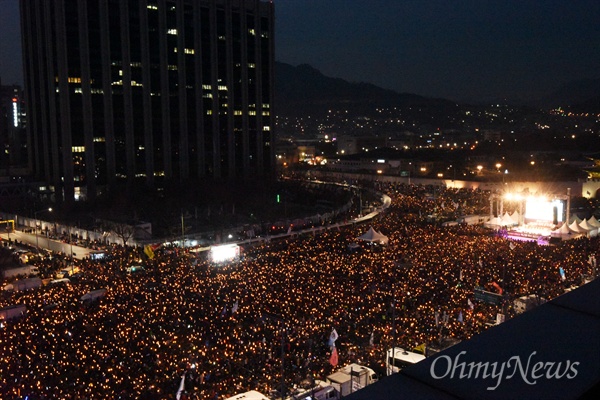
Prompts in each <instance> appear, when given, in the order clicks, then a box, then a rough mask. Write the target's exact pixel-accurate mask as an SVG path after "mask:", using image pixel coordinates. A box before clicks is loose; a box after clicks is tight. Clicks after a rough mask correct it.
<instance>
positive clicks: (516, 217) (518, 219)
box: [510, 211, 521, 225]
mask: <svg viewBox="0 0 600 400" xmlns="http://www.w3.org/2000/svg"><path fill="white" fill-rule="evenodd" d="M510 217H511V218H512V219H513V221H515V223H516V224H517V225H518V224H520V223H521V214H519V212H518V211H515V212H514V213H513V214H512V215H511V216H510Z"/></svg>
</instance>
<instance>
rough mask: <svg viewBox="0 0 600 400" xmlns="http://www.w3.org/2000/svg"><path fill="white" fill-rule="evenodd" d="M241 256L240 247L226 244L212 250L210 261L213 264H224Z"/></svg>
mask: <svg viewBox="0 0 600 400" xmlns="http://www.w3.org/2000/svg"><path fill="white" fill-rule="evenodd" d="M239 254H240V246H238V245H237V244H224V245H222V246H212V247H211V248H210V259H211V261H213V262H224V261H229V260H233V259H234V258H236V257H237V256H239Z"/></svg>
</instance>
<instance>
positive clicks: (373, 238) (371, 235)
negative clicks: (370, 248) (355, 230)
mask: <svg viewBox="0 0 600 400" xmlns="http://www.w3.org/2000/svg"><path fill="white" fill-rule="evenodd" d="M357 239H359V240H365V241H367V242H379V243H381V244H387V242H388V240H389V239H388V237H387V236H385V235H383V234H381V233H379V232H377V231H376V230H375V229H373V227H370V228H369V230H368V231H367V232H366V233H365V234H363V235H362V236H359V237H358V238H357Z"/></svg>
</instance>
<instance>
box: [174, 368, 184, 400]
mask: <svg viewBox="0 0 600 400" xmlns="http://www.w3.org/2000/svg"><path fill="white" fill-rule="evenodd" d="M184 390H185V374H183V376H182V377H181V382H180V383H179V390H177V394H176V395H175V398H176V399H177V400H180V399H181V395H182V394H183V391H184Z"/></svg>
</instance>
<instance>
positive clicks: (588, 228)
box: [579, 219, 598, 237]
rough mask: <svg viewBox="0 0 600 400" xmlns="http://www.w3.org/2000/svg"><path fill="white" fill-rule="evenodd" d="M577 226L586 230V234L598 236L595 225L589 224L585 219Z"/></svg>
mask: <svg viewBox="0 0 600 400" xmlns="http://www.w3.org/2000/svg"><path fill="white" fill-rule="evenodd" d="M579 227H580V228H583V229H585V230H586V231H588V234H589V235H590V236H591V237H594V236H598V228H597V227H595V226H592V225H590V224H589V223H588V222H587V220H585V219H584V220H583V221H581V223H580V224H579Z"/></svg>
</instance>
